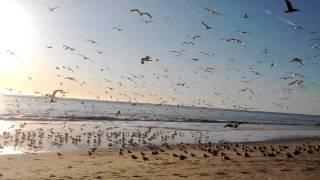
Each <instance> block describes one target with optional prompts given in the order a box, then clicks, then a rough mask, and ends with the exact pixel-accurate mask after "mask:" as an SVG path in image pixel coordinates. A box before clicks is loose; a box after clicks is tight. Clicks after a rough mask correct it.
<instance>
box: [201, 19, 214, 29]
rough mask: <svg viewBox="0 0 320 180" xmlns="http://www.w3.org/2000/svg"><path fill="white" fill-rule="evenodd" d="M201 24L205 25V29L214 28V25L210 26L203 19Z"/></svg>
mask: <svg viewBox="0 0 320 180" xmlns="http://www.w3.org/2000/svg"><path fill="white" fill-rule="evenodd" d="M201 24H202V25H203V26H204V29H205V30H209V29H212V27H210V26H208V25H207V24H206V23H205V22H203V21H201Z"/></svg>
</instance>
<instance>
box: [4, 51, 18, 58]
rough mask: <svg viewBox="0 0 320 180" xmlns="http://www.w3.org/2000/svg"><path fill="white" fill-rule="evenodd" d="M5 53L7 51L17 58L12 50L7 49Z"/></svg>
mask: <svg viewBox="0 0 320 180" xmlns="http://www.w3.org/2000/svg"><path fill="white" fill-rule="evenodd" d="M6 52H7V53H9V54H10V55H12V56H15V57H16V58H18V56H17V55H16V53H14V52H13V51H10V50H7V51H6Z"/></svg>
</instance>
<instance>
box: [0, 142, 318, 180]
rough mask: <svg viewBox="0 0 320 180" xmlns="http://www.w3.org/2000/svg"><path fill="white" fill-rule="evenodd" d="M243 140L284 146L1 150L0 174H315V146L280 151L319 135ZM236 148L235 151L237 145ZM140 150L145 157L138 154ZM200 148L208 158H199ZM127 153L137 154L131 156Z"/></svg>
mask: <svg viewBox="0 0 320 180" xmlns="http://www.w3.org/2000/svg"><path fill="white" fill-rule="evenodd" d="M238 144H240V143H238ZM245 144H246V146H247V147H249V148H250V149H252V150H253V149H254V147H259V146H260V147H263V146H264V147H268V148H269V145H272V146H273V147H275V149H278V144H281V145H286V146H288V147H289V149H283V148H282V149H281V152H280V153H279V154H276V157H264V156H263V154H262V153H260V152H259V151H258V150H254V151H255V152H249V155H250V157H246V158H245V157H243V156H239V155H237V154H236V153H235V152H234V151H233V150H232V149H233V148H234V147H235V145H234V144H233V145H227V146H229V147H231V149H230V150H227V149H225V150H221V151H219V154H220V153H221V152H224V153H225V154H226V155H227V156H228V157H230V159H231V160H223V159H222V158H221V156H220V155H218V156H213V155H212V154H210V153H208V152H205V151H206V150H208V148H209V147H208V145H207V146H206V145H202V146H201V147H199V145H176V146H172V147H169V148H170V149H168V147H165V146H163V147H160V149H162V150H163V151H164V152H161V150H160V149H158V148H156V151H157V152H159V154H158V155H152V153H151V151H152V150H150V149H149V148H147V147H144V148H131V149H130V151H131V153H128V149H123V151H122V152H123V155H119V149H112V150H110V149H106V150H100V149H98V150H97V151H96V152H94V155H91V156H89V155H88V152H83V151H82V152H78V151H74V152H61V153H62V154H63V155H62V156H58V155H57V153H53V152H51V153H37V154H20V155H2V156H0V161H1V163H0V179H282V180H285V179H288V180H289V179H290V180H291V179H315V180H316V179H320V152H319V150H318V151H317V150H315V148H314V149H313V152H312V154H311V153H307V152H303V153H302V154H300V155H297V156H294V158H290V159H288V158H287V156H286V155H285V154H284V152H285V151H287V152H290V153H291V154H293V152H294V150H295V146H296V145H299V146H302V145H303V144H309V145H320V139H300V140H282V141H268V142H254V143H245ZM214 146H215V144H214V145H212V146H211V147H214ZM219 147H223V145H219ZM225 147H226V146H225ZM201 148H202V149H201ZM237 149H239V151H240V147H238V148H237ZM278 150H279V149H278ZM141 151H143V152H144V153H145V154H146V155H145V157H148V158H149V161H144V160H143V159H142V155H141ZM184 151H186V152H184ZM268 151H269V152H271V150H268ZM173 153H175V154H177V155H178V156H180V154H183V155H185V156H186V157H187V159H185V160H180V157H174V156H173ZM191 153H193V154H194V155H196V157H192V156H191ZM204 153H206V155H208V156H209V157H204V155H203V154H204ZM132 154H134V155H135V156H137V157H138V159H132Z"/></svg>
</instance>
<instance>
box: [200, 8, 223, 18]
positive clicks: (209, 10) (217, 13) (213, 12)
mask: <svg viewBox="0 0 320 180" xmlns="http://www.w3.org/2000/svg"><path fill="white" fill-rule="evenodd" d="M204 10H206V11H207V12H208V13H209V15H210V16H212V15H223V14H221V13H219V12H217V11H214V10H212V9H209V8H204Z"/></svg>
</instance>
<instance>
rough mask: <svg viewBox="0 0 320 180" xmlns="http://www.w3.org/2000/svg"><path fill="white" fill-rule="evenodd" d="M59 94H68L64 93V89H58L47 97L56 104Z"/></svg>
mask: <svg viewBox="0 0 320 180" xmlns="http://www.w3.org/2000/svg"><path fill="white" fill-rule="evenodd" d="M58 92H60V93H62V94H65V93H66V92H65V91H63V90H62V89H56V90H54V91H53V92H52V94H47V95H46V96H47V97H50V102H56V101H55V100H54V98H55V97H56V94H57V93H58Z"/></svg>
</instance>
